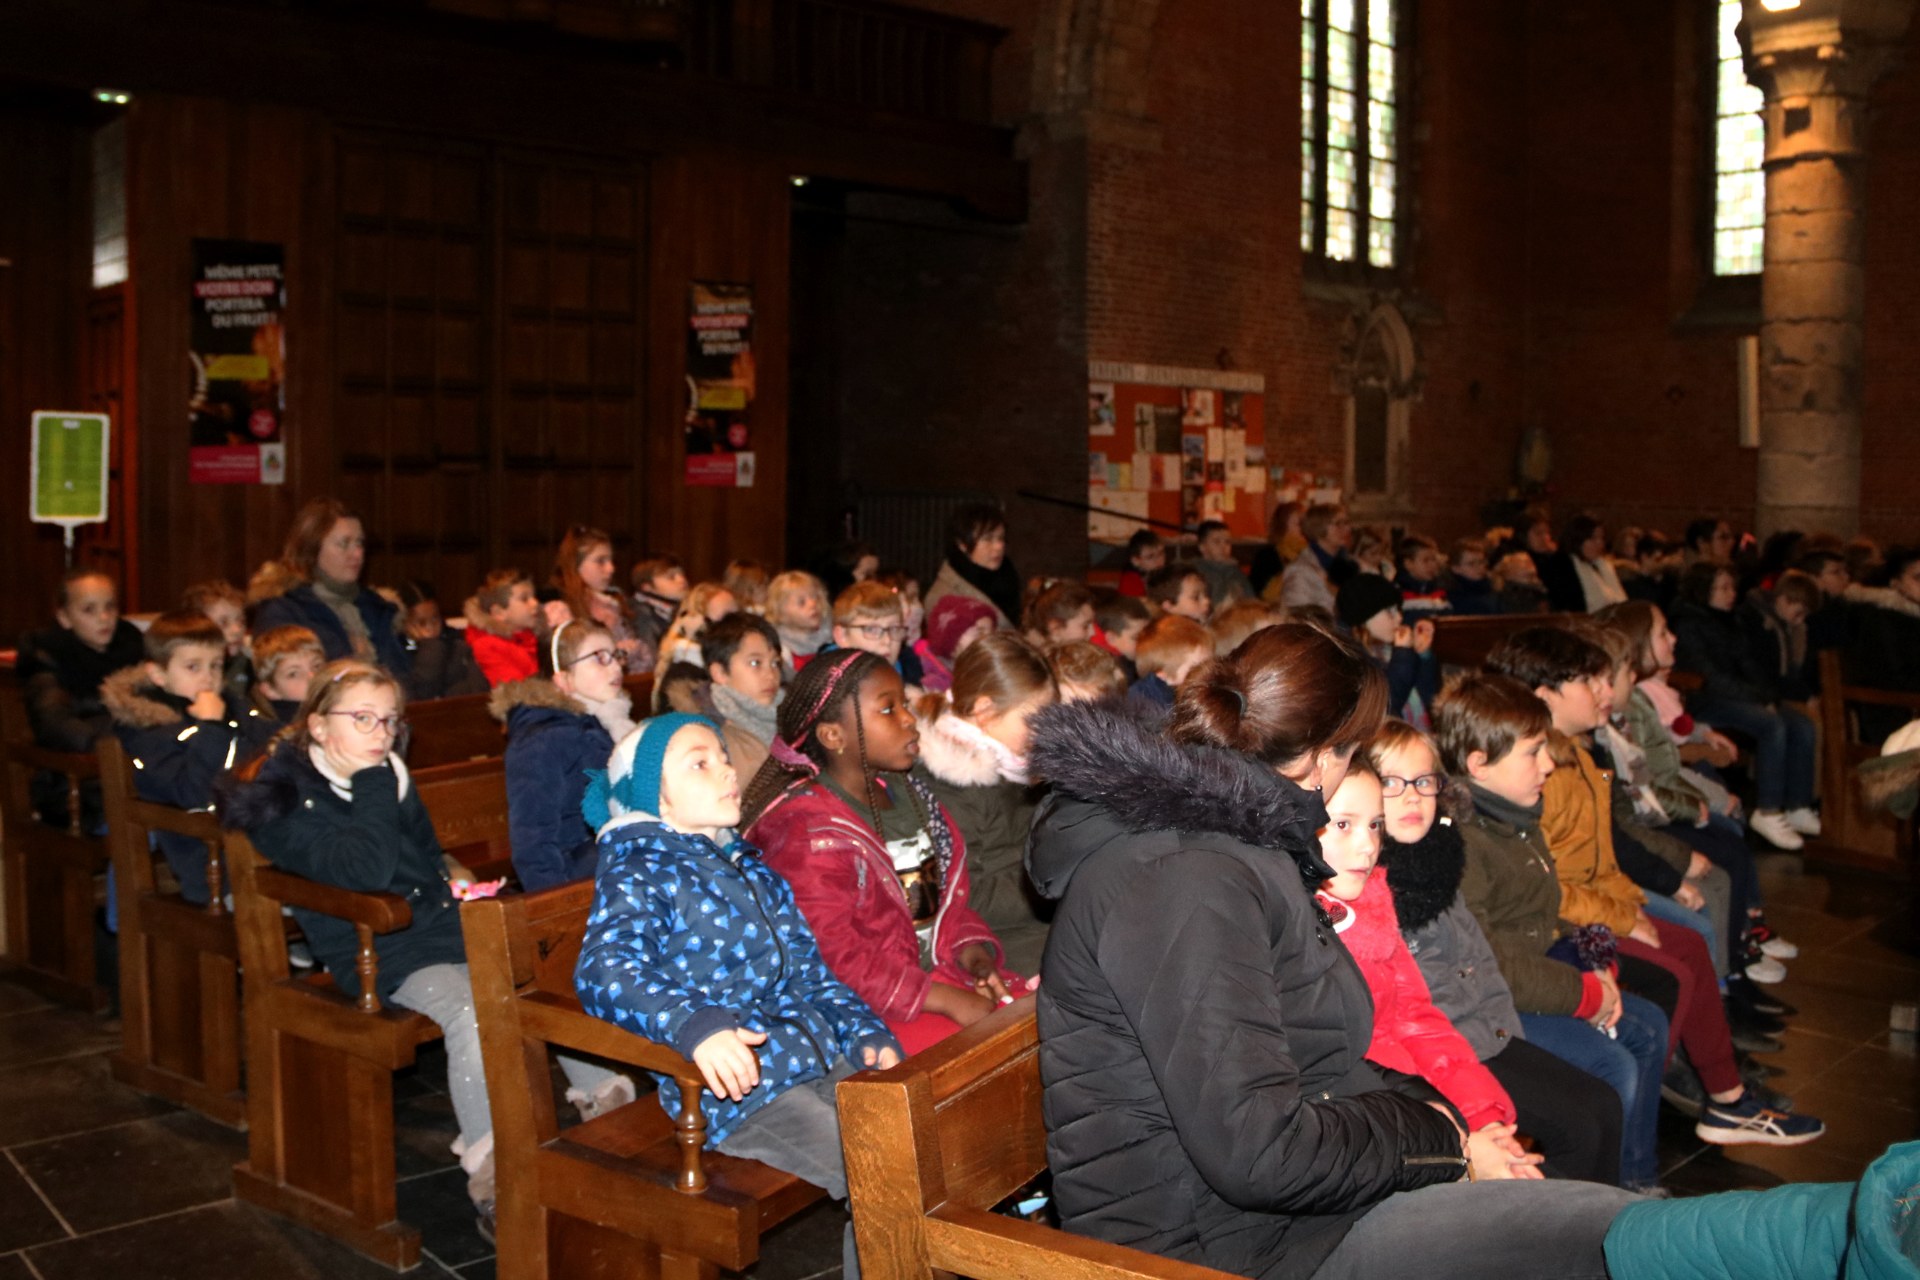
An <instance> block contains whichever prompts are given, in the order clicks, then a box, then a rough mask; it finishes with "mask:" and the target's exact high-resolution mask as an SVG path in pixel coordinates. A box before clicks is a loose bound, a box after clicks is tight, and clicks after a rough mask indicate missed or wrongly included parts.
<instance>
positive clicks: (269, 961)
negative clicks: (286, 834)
mask: <svg viewBox="0 0 1920 1280" xmlns="http://www.w3.org/2000/svg"><path fill="white" fill-rule="evenodd" d="M413 779H414V784H415V786H417V787H418V788H419V792H420V799H421V801H422V802H423V803H424V804H425V805H426V806H427V812H428V813H429V814H431V815H433V819H434V832H435V834H436V835H437V836H438V837H439V839H440V843H441V845H442V846H443V847H444V848H447V849H449V850H456V849H458V850H465V851H471V850H473V849H476V848H481V849H491V850H492V851H493V853H492V854H491V855H489V856H490V857H494V858H496V859H497V858H500V857H504V849H505V843H504V840H505V837H504V831H505V820H506V803H505V800H506V792H505V781H504V773H503V771H502V765H501V762H500V761H499V760H497V759H496V760H485V761H475V762H469V763H467V764H462V765H453V766H449V767H447V768H445V769H438V770H422V771H420V772H418V773H415V774H414V775H413ZM487 794H492V795H496V796H497V797H498V800H497V804H496V805H495V808H494V809H493V810H492V811H490V812H477V811H476V810H475V809H474V808H473V806H474V805H475V804H476V803H477V801H476V800H475V797H476V796H481V795H487ZM489 833H492V834H489ZM496 837H497V839H496ZM226 855H227V868H228V874H229V875H230V876H231V877H232V880H233V891H234V912H235V918H236V921H237V924H238V926H239V939H240V959H241V963H242V965H243V966H244V967H245V974H246V981H245V984H244V987H245V1010H246V1045H247V1088H248V1094H247V1121H248V1142H247V1159H246V1160H245V1161H243V1162H242V1163H240V1164H237V1165H235V1166H234V1170H233V1192H234V1195H235V1196H236V1197H238V1198H239V1199H242V1200H245V1201H248V1202H249V1203H251V1204H255V1205H258V1206H260V1207H261V1208H263V1209H269V1210H271V1211H273V1212H275V1213H279V1214H283V1215H285V1216H286V1217H289V1218H292V1219H293V1220H294V1221H296V1222H300V1223H303V1224H304V1225H306V1226H309V1227H312V1228H313V1229H314V1230H316V1231H320V1232H322V1233H323V1234H326V1235H330V1236H332V1237H334V1238H335V1239H337V1240H340V1241H341V1242H343V1243H345V1244H347V1245H348V1246H350V1247H352V1248H354V1249H356V1250H358V1251H359V1252H361V1253H364V1254H366V1255H367V1256H368V1257H370V1258H373V1259H375V1260H376V1261H378V1262H381V1263H384V1264H385V1265H387V1266H389V1267H392V1268H394V1269H395V1270H399V1271H404V1270H407V1269H408V1268H411V1267H413V1266H414V1265H415V1264H416V1263H418V1262H419V1260H420V1232H419V1229H418V1228H416V1227H413V1226H410V1225H408V1224H406V1223H404V1222H401V1221H399V1220H398V1217H397V1216H396V1207H395V1187H394V1141H393V1073H394V1072H395V1071H398V1070H399V1069H400V1068H402V1067H406V1066H410V1065H412V1063H413V1061H414V1055H415V1051H416V1050H417V1049H418V1048H419V1047H420V1046H421V1045H422V1044H425V1043H427V1042H429V1041H432V1040H437V1039H439V1038H440V1028H439V1027H438V1026H437V1025H435V1024H434V1022H433V1021H432V1020H431V1019H429V1018H426V1017H424V1016H423V1015H421V1014H417V1013H412V1012H409V1011H407V1010H404V1009H393V1008H387V1007H385V1006H384V1005H383V1004H382V1002H381V1000H380V998H379V995H378V994H377V992H376V991H375V984H376V978H377V960H376V957H375V954H374V949H373V939H374V936H375V935H376V934H382V933H393V932H395V931H397V930H400V929H404V928H406V927H407V925H408V923H409V922H410V921H411V919H412V911H411V909H410V908H409V907H408V905H407V903H406V901H405V899H403V898H401V897H399V896H398V895H395V894H376V893H350V892H348V891H346V890H344V889H337V888H333V887H332V886H329V885H321V884H316V883H314V882H313V881H311V880H306V879H302V878H301V877H299V876H295V875H290V874H288V873H287V872H284V871H278V870H275V869H274V867H273V865H272V864H271V863H269V862H268V861H267V860H266V859H265V858H263V857H262V856H261V855H260V853H259V851H258V850H256V849H255V848H254V847H253V844H252V842H251V841H249V840H248V839H247V838H246V837H245V836H244V835H241V834H239V833H236V832H228V833H226ZM282 906H294V907H302V908H305V909H307V910H309V911H317V912H320V913H322V914H324V915H330V916H337V917H339V918H340V919H343V920H349V921H352V922H353V924H354V925H355V927H356V928H357V930H358V932H359V937H360V960H359V972H360V981H361V987H362V990H361V994H360V997H359V998H358V999H357V1000H354V999H349V998H348V997H347V996H346V995H344V994H343V993H342V992H341V991H340V989H339V988H338V987H337V986H335V985H334V983H333V981H332V979H330V978H328V977H327V976H326V975H324V974H321V973H317V972H316V973H311V974H305V975H301V976H294V975H293V974H292V972H291V969H290V966H289V964H288V961H287V939H286V930H285V927H284V925H283V923H282V916H281V910H280V909H281V907H282Z"/></svg>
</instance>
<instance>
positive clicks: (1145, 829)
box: [1028, 623, 1632, 1280]
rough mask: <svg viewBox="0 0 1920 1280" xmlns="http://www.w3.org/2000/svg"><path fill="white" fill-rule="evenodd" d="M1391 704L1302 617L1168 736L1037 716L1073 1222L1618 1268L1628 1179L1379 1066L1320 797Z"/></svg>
mask: <svg viewBox="0 0 1920 1280" xmlns="http://www.w3.org/2000/svg"><path fill="white" fill-rule="evenodd" d="M1385 701H1386V688H1385V681H1384V679H1383V677H1382V676H1381V675H1380V673H1379V671H1378V670H1377V668H1375V666H1374V665H1373V664H1372V663H1371V662H1369V661H1368V659H1367V657H1366V655H1365V654H1364V653H1362V652H1361V651H1360V650H1359V649H1358V648H1357V647H1356V646H1355V645H1353V644H1352V643H1351V642H1350V641H1347V640H1345V639H1342V638H1337V637H1335V636H1333V635H1330V634H1328V633H1327V632H1324V631H1321V630H1319V629H1318V628H1315V627H1311V626H1308V625H1304V624H1299V623H1290V624H1283V625H1281V626H1276V627H1269V628H1266V629H1265V630H1262V631H1259V632H1256V633H1255V634H1254V635H1253V637H1252V638H1250V639H1249V640H1247V641H1246V642H1245V643H1244V644H1242V645H1241V646H1240V647H1239V648H1238V649H1236V650H1235V651H1234V652H1233V653H1232V654H1231V655H1229V656H1228V657H1227V658H1225V659H1221V660H1217V661H1215V662H1212V663H1210V664H1209V665H1208V666H1206V667H1204V668H1202V669H1201V670H1200V671H1199V672H1198V673H1196V674H1195V675H1194V676H1193V677H1190V678H1189V680H1188V681H1187V682H1186V683H1184V684H1183V685H1182V686H1181V689H1180V695H1179V700H1178V701H1177V702H1176V703H1175V706H1174V711H1173V714H1172V718H1171V719H1170V720H1169V722H1168V728H1167V732H1166V735H1165V736H1156V735H1154V734H1152V733H1150V732H1148V731H1147V730H1145V729H1143V728H1142V727H1140V726H1139V725H1137V724H1136V723H1134V722H1133V721H1131V720H1130V719H1128V718H1127V717H1126V716H1125V715H1124V713H1121V712H1117V711H1113V710H1110V709H1107V708H1105V707H1102V706H1100V705H1098V704H1094V703H1076V704H1068V705H1061V706H1058V707H1051V708H1047V709H1046V710H1043V711H1041V712H1040V713H1039V714H1038V715H1037V716H1035V718H1034V744H1033V756H1032V759H1033V765H1034V769H1035V771H1036V773H1038V774H1040V775H1041V776H1044V777H1046V778H1048V779H1049V780H1050V781H1051V782H1052V783H1053V786H1054V791H1053V793H1052V795H1051V796H1049V798H1048V799H1047V800H1046V801H1044V802H1043V803H1042V805H1041V808H1040V810H1039V812H1038V813H1037V814H1036V815H1035V819H1034V829H1033V837H1032V845H1031V847H1030V851H1029V855H1028V869H1029V871H1030V872H1031V873H1032V875H1033V879H1034V882H1035V884H1036V885H1037V886H1038V887H1039V889H1040V891H1041V892H1042V893H1045V894H1047V895H1048V896H1049V897H1053V898H1056V899H1058V900H1059V907H1058V910H1057V913H1056V915H1055V917H1054V923H1053V932H1052V939H1051V941H1050V943H1049V945H1048V948H1047V952H1046V958H1045V961H1044V963H1043V966H1042V978H1043V981H1042V983H1041V985H1040V993H1039V1021H1040V1036H1041V1046H1040V1053H1041V1056H1040V1069H1041V1075H1042V1079H1043V1081H1044V1083H1045V1087H1046V1093H1045V1114H1046V1122H1047V1131H1048V1144H1047V1156H1048V1163H1049V1164H1050V1166H1051V1167H1052V1170H1053V1176H1054V1200H1055V1204H1056V1206H1057V1207H1058V1209H1059V1212H1060V1216H1061V1221H1062V1224H1063V1225H1064V1226H1065V1227H1066V1228H1067V1229H1069V1230H1071V1231H1077V1232H1080V1233H1082V1234H1086V1235H1090V1236H1095V1237H1098V1238H1101V1239H1105V1240H1110V1241H1113V1242H1115V1243H1120V1244H1126V1245H1131V1246H1134V1247H1136V1248H1142V1249H1147V1250H1150V1251H1152V1252H1155V1253H1160V1254H1164V1255H1167V1256H1169V1257H1174V1258H1179V1259H1182V1260H1186V1261H1191V1262H1197V1263H1202V1264H1205V1265H1208V1266H1212V1267H1217V1268H1220V1269H1222V1270H1225V1271H1231V1272H1236V1273H1238V1274H1241V1275H1247V1276H1259V1277H1273V1276H1289V1277H1291V1276H1314V1277H1316V1278H1319V1277H1335V1276H1338V1277H1346V1276H1362V1275H1387V1274H1393V1273H1394V1272H1395V1271H1397V1270H1399V1269H1402V1268H1404V1267H1406V1266H1408V1265H1409V1260H1410V1259H1417V1260H1418V1261H1417V1263H1415V1264H1413V1265H1415V1266H1416V1267H1417V1269H1418V1270H1419V1272H1420V1274H1421V1275H1422V1277H1423V1280H1435V1278H1436V1277H1452V1276H1461V1277H1465V1276H1474V1277H1480V1276H1487V1275H1499V1276H1507V1277H1528V1276H1548V1275H1552V1276H1604V1275H1606V1267H1605V1263H1604V1260H1603V1258H1602V1254H1601V1242H1602V1239H1603V1238H1604V1236H1605V1234H1606V1230H1607V1226H1608V1224H1609V1223H1610V1222H1611V1221H1612V1220H1613V1217H1614V1215H1615V1214H1616V1213H1617V1212H1618V1211H1619V1210H1620V1209H1621V1208H1622V1207H1623V1206H1624V1205H1626V1204H1628V1203H1629V1202H1630V1201H1631V1199H1632V1197H1631V1196H1630V1195H1629V1194H1628V1193H1626V1192H1622V1191H1619V1190H1617V1189H1615V1188H1609V1187H1602V1186H1598V1185H1596V1184H1592V1183H1570V1182H1543V1181H1537V1180H1533V1179H1536V1178H1537V1171H1536V1170H1535V1169H1534V1165H1535V1164H1537V1162H1538V1158H1537V1157H1532V1156H1526V1155H1524V1154H1523V1153H1522V1152H1521V1150H1520V1148H1519V1146H1518V1144H1517V1143H1516V1142H1515V1141H1514V1138H1513V1129H1512V1127H1511V1126H1507V1125H1498V1124H1494V1125H1488V1126H1487V1127H1486V1128H1483V1129H1481V1130H1480V1131H1478V1132H1475V1133H1473V1134H1464V1133H1463V1132H1462V1130H1461V1128H1460V1126H1459V1124H1458V1121H1457V1113H1456V1112H1455V1111H1454V1110H1453V1109H1452V1108H1451V1107H1450V1106H1448V1104H1446V1103H1445V1102H1444V1101H1443V1100H1441V1099H1440V1098H1439V1095H1438V1094H1436V1093H1434V1092H1433V1091H1432V1090H1430V1089H1429V1088H1427V1087H1426V1086H1425V1085H1424V1084H1423V1083H1421V1082H1419V1081H1417V1080H1412V1079H1410V1078H1406V1077H1397V1078H1395V1079H1393V1080H1391V1081H1390V1080H1389V1079H1388V1078H1387V1077H1386V1076H1385V1075H1384V1074H1383V1073H1382V1072H1381V1070H1380V1069H1379V1068H1376V1067H1374V1066H1373V1065H1371V1064H1369V1063H1368V1062H1367V1061H1366V1052H1367V1045H1368V1042H1369V1039H1370V1036H1371V1032H1372V1005H1371V1002H1370V1000H1369V997H1368V995H1367V988H1366V983H1365V980H1364V979H1363V978H1362V977H1361V974H1360V971H1359V969H1358V967H1357V966H1356V965H1355V964H1354V962H1353V960H1352V958H1351V957H1350V956H1349V955H1348V954H1347V951H1346V949H1345V947H1343V946H1342V945H1341V943H1340V941H1339V940H1338V939H1337V938H1336V937H1335V935H1334V930H1333V928H1332V927H1331V925H1330V924H1329V923H1328V921H1327V919H1326V917H1325V916H1324V915H1322V914H1321V913H1320V912H1319V910H1318V909H1317V908H1316V907H1315V905H1314V900H1313V894H1312V887H1313V886H1315V885H1317V884H1318V883H1320V882H1321V881H1323V880H1325V879H1327V878H1329V877H1330V876H1331V875H1332V872H1331V870H1330V869H1329V868H1328V867H1327V866H1326V864H1325V863H1324V862H1323V861H1322V860H1321V858H1320V854H1319V841H1318V839H1317V836H1316V832H1317V830H1318V829H1319V828H1320V827H1321V826H1322V824H1323V823H1324V822H1325V821H1326V810H1325V808H1324V807H1323V805H1322V803H1321V799H1320V797H1321V794H1322V793H1323V792H1330V791H1331V790H1332V789H1333V788H1335V787H1337V786H1338V785H1339V783H1340V781H1341V779H1342V778H1343V777H1344V776H1345V773H1346V769H1347V763H1348V761H1349V760H1350V759H1351V758H1352V756H1353V752H1354V750H1355V749H1356V748H1357V747H1358V746H1360V745H1361V744H1362V743H1364V742H1365V741H1366V740H1367V739H1368V738H1369V737H1370V736H1371V735H1372V734H1373V732H1374V730H1375V728H1376V727H1377V726H1378V725H1379V723H1380V721H1381V719H1382V716H1383V711H1384V706H1385ZM1510 1179H1511V1180H1510ZM1479 1180H1486V1181H1487V1182H1488V1185H1485V1186H1472V1185H1468V1184H1469V1183H1470V1182H1474V1181H1479Z"/></svg>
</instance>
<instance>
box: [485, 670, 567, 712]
mask: <svg viewBox="0 0 1920 1280" xmlns="http://www.w3.org/2000/svg"><path fill="white" fill-rule="evenodd" d="M518 707H547V708H551V709H552V710H554V711H564V712H566V713H567V714H569V715H576V716H583V715H586V714H587V708H586V707H585V706H584V705H583V704H581V703H579V702H577V701H575V700H574V699H573V698H571V697H569V696H568V695H566V694H564V693H562V692H560V688H559V686H558V685H556V684H554V682H553V681H551V680H549V679H547V678H546V677H545V676H529V677H528V678H527V679H525V680H510V681H508V682H507V683H506V684H503V685H500V686H499V687H497V688H496V689H494V691H493V693H492V694H491V695H490V696H489V697H488V698H487V712H488V714H490V715H491V716H492V717H493V718H494V719H495V720H498V721H500V723H502V724H505V723H506V722H507V717H508V716H510V715H512V714H513V712H514V710H515V709H516V708H518Z"/></svg>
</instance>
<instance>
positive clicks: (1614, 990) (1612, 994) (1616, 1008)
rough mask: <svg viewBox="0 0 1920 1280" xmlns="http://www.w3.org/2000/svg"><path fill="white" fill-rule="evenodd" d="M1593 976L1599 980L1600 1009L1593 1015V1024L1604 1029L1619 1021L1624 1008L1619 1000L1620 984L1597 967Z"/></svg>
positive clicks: (1624, 1010)
mask: <svg viewBox="0 0 1920 1280" xmlns="http://www.w3.org/2000/svg"><path fill="white" fill-rule="evenodd" d="M1593 976H1594V977H1596V978H1598V979H1599V980H1600V1011H1599V1012H1598V1013H1596V1014H1594V1015H1593V1025H1594V1026H1595V1027H1596V1028H1598V1029H1599V1030H1601V1031H1605V1030H1607V1029H1608V1028H1609V1027H1611V1026H1613V1025H1614V1024H1616V1023H1617V1022H1619V1021H1620V1015H1621V1014H1622V1013H1625V1012H1626V1008H1625V1006H1624V1005H1623V1004H1622V1002H1621V1000H1620V984H1619V982H1617V981H1616V980H1615V979H1614V976H1613V975H1612V974H1610V973H1608V972H1606V971H1605V970H1604V969H1598V970H1595V971H1594V975H1593Z"/></svg>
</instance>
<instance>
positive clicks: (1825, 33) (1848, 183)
mask: <svg viewBox="0 0 1920 1280" xmlns="http://www.w3.org/2000/svg"><path fill="white" fill-rule="evenodd" d="M1742 3H1743V7H1744V10H1745V12H1744V15H1743V17H1744V20H1743V22H1742V24H1741V32H1740V36H1741V44H1742V46H1743V47H1744V48H1745V51H1746V69H1747V78H1748V79H1749V80H1751V81H1752V82H1753V84H1755V85H1756V86H1758V87H1759V89H1760V90H1761V92H1763V93H1764V94H1765V95H1766V107H1765V110H1764V111H1763V113H1762V115H1763V118H1764V120H1765V122H1766V131H1767V144H1766V145H1767V152H1766V182H1767V221H1766V257H1765V265H1764V267H1763V269H1762V273H1761V278H1760V291H1761V311H1762V319H1761V323H1760V466H1759V492H1758V495H1757V496H1758V507H1757V512H1756V517H1757V518H1756V524H1757V526H1758V531H1759V533H1760V534H1761V536H1763V537H1764V536H1765V535H1767V534H1769V533H1772V532H1774V531H1776V530H1780V529H1800V530H1803V531H1807V532H1811V531H1813V530H1815V529H1821V530H1830V531H1832V532H1836V533H1840V534H1852V533H1854V532H1856V531H1857V530H1858V527H1859V521H1860V401H1861V384H1862V380H1863V376H1864V372H1865V371H1864V369H1863V367H1862V333H1861V321H1862V317H1863V313H1864V303H1865V286H1866V278H1865V263H1864V254H1863V231H1864V218H1865V213H1866V209H1865V199H1864V187H1865V164H1866V135H1867V111H1868V102H1867V95H1868V93H1869V92H1870V91H1871V90H1872V88H1873V85H1874V83H1875V82H1876V81H1877V80H1878V79H1879V78H1880V76H1881V75H1882V74H1883V73H1884V72H1885V71H1886V70H1887V68H1888V67H1889V66H1890V65H1891V64H1892V62H1893V60H1894V57H1895V55H1896V53H1897V52H1898V50H1899V48H1900V46H1901V44H1902V42H1903V38H1904V36H1905V33H1906V29H1907V24H1908V21H1909V19H1910V17H1911V16H1912V12H1913V5H1914V0H1798V2H1792V0H1742Z"/></svg>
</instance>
